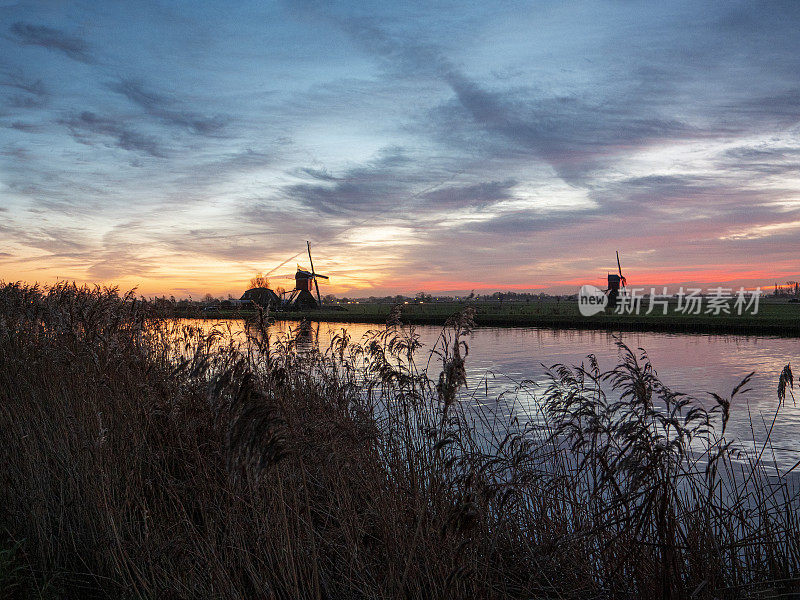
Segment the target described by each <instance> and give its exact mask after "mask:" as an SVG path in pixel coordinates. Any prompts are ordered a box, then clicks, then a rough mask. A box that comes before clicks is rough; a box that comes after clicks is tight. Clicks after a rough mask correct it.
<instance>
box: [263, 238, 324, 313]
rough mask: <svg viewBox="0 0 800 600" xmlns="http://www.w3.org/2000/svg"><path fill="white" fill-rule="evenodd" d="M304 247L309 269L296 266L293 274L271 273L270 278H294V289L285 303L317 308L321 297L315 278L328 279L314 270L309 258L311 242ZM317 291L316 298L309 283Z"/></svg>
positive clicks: (312, 261) (294, 306)
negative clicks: (306, 251)
mask: <svg viewBox="0 0 800 600" xmlns="http://www.w3.org/2000/svg"><path fill="white" fill-rule="evenodd" d="M306 249H307V250H308V262H309V263H310V264H311V270H310V271H306V270H305V269H301V268H300V266H299V265H298V266H297V271H296V272H295V273H294V274H284V275H273V276H271V279H294V289H293V290H292V291H291V293H290V296H289V299H288V300H287V301H286V304H287V305H289V306H291V307H292V308H298V309H301V310H303V309H308V308H317V307H318V306H320V305H321V304H322V297H321V296H320V293H319V283H317V279H328V276H327V275H321V274H319V273H317V272H316V271H315V270H314V260H313V259H312V258H311V243H310V242H308V241H307V242H306ZM312 282H313V285H314V289H315V290H316V292H317V297H316V299H315V298H314V295H313V294H312V293H311V285H312Z"/></svg>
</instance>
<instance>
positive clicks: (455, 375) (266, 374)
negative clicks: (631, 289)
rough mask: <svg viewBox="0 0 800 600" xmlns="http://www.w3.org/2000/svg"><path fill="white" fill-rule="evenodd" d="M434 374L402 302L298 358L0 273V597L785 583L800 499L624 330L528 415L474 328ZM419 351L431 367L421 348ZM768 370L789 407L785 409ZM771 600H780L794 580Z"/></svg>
mask: <svg viewBox="0 0 800 600" xmlns="http://www.w3.org/2000/svg"><path fill="white" fill-rule="evenodd" d="M471 316H472V315H471V314H470V313H469V312H468V311H467V312H465V313H462V314H461V315H457V316H456V317H454V318H452V319H451V320H450V321H449V322H448V324H447V326H446V327H445V328H444V330H443V332H442V337H441V338H440V340H439V342H438V343H437V345H436V347H435V348H434V349H433V354H431V355H430V359H428V362H427V363H425V364H422V362H419V363H418V358H419V356H420V354H421V352H420V349H419V339H418V337H417V336H416V335H415V333H414V330H413V328H407V327H404V326H403V325H401V323H400V319H401V315H400V314H399V309H398V310H395V311H394V312H393V313H392V315H391V316H390V320H389V322H388V323H387V325H386V326H385V327H379V328H376V329H375V330H374V331H373V332H371V333H370V334H369V335H368V336H367V337H366V338H365V339H363V340H359V341H354V340H351V339H349V337H348V335H347V332H346V331H343V332H342V333H341V334H340V335H337V336H336V337H335V338H334V339H333V340H332V344H331V347H330V349H329V350H328V351H326V352H324V353H320V352H318V351H313V350H308V349H305V350H304V351H300V350H301V349H303V348H304V347H305V346H304V343H305V342H304V339H305V332H303V331H299V332H297V335H296V336H291V337H285V338H280V339H275V338H274V336H273V338H270V333H269V328H268V326H267V323H268V318H267V316H266V315H264V314H260V315H258V316H257V317H256V318H255V320H254V321H253V322H252V323H250V325H249V327H248V335H247V341H246V343H245V344H238V343H237V342H236V341H235V339H234V337H233V336H232V335H230V332H228V331H225V330H222V329H217V330H214V331H212V332H211V333H210V334H204V333H203V332H202V331H200V330H198V329H193V328H191V327H187V326H182V325H181V324H180V323H177V322H175V321H172V320H169V319H166V318H163V317H162V316H161V315H160V314H159V312H158V309H157V308H156V307H154V306H152V305H150V304H149V303H147V302H144V301H140V300H137V299H135V298H134V296H133V295H132V294H128V295H124V296H121V295H120V294H119V293H118V292H117V291H116V290H113V289H103V290H101V289H99V288H93V289H92V288H79V287H76V286H74V285H58V286H55V287H52V288H47V289H40V288H38V287H36V286H33V287H31V286H24V285H20V284H8V285H5V286H3V287H2V288H0V541H1V542H2V546H0V587H2V588H3V589H4V591H5V593H6V595H7V596H9V597H52V598H65V597H66V598H87V597H113V598H120V597H122V598H241V597H247V598H287V599H288V598H354V599H355V598H420V599H422V598H640V597H648V598H650V597H662V598H689V597H693V598H739V597H744V596H751V597H771V596H774V597H777V596H780V595H782V594H789V593H792V592H796V591H797V590H798V579H797V578H798V575H799V574H800V523H798V517H797V508H798V497H797V493H796V490H794V488H793V487H792V486H791V485H790V482H789V481H788V480H787V479H786V478H780V477H774V476H772V475H771V474H770V471H769V470H768V462H767V461H766V460H765V456H766V454H768V452H767V444H764V447H762V448H759V449H758V450H760V452H756V453H750V454H749V455H746V456H738V455H737V451H736V449H735V447H734V446H733V445H732V444H731V441H730V440H728V439H727V438H726V424H727V420H728V416H729V414H730V411H731V410H733V409H732V400H734V399H735V398H736V396H737V395H739V394H742V393H745V391H746V387H747V383H748V379H746V380H745V381H744V382H742V384H741V385H740V386H737V388H736V389H735V390H733V392H732V394H731V395H729V396H719V395H717V396H714V397H713V406H712V407H711V408H710V409H708V408H706V407H705V406H704V405H703V404H701V403H699V402H697V401H696V400H693V399H692V398H688V397H686V396H683V395H681V394H678V393H675V392H673V391H671V390H669V389H668V388H667V387H665V386H664V385H663V384H662V383H661V382H660V380H659V379H658V377H657V374H656V372H655V371H654V369H653V368H652V366H651V365H650V362H649V360H648V358H647V356H646V354H644V353H641V352H634V351H631V350H630V349H628V348H626V347H624V346H621V353H622V354H621V357H622V358H621V362H620V364H619V365H617V366H616V367H614V368H613V369H612V370H610V371H605V372H603V371H601V370H600V367H599V366H598V365H597V364H596V361H594V359H590V361H589V367H588V368H584V367H567V366H564V365H554V366H553V367H552V369H551V370H550V378H549V383H548V385H546V386H545V387H544V388H543V389H542V390H541V392H540V396H541V398H540V400H541V406H542V411H543V412H542V413H541V414H540V415H536V416H533V415H532V417H533V418H531V419H530V420H527V419H526V420H519V419H510V420H509V419H500V418H498V416H497V409H498V407H499V406H501V403H498V404H492V403H488V404H486V405H483V406H480V405H477V404H475V403H470V402H466V401H464V399H463V398H464V396H463V393H462V392H463V386H464V384H465V381H466V378H465V361H466V360H467V358H468V351H469V347H468V339H469V338H468V335H467V334H468V333H469V330H470V328H471V326H472V321H471ZM423 362H424V361H423ZM793 383H794V382H793V377H792V373H791V370H790V369H789V368H788V367H787V369H786V370H785V371H784V373H783V375H782V376H781V381H780V388H779V399H778V398H776V406H777V405H778V402H779V401H780V402H783V401H786V398H787V393H788V397H789V399H792V398H793V396H792V393H793ZM784 597H785V596H784Z"/></svg>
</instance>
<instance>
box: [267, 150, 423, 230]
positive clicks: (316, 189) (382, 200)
mask: <svg viewBox="0 0 800 600" xmlns="http://www.w3.org/2000/svg"><path fill="white" fill-rule="evenodd" d="M410 162H411V159H410V158H409V157H408V156H407V155H406V154H405V153H404V152H403V151H402V149H399V148H388V149H385V150H384V151H383V153H382V154H381V155H380V156H379V157H377V158H376V159H374V160H372V161H369V162H367V163H365V164H363V165H360V166H357V167H352V168H350V169H347V170H346V171H345V172H344V173H342V174H341V175H339V176H337V177H329V178H324V179H323V183H298V184H295V185H290V186H287V187H285V188H284V189H283V190H282V192H281V195H282V196H285V197H286V198H288V199H291V200H292V201H294V202H296V203H298V204H300V205H301V206H304V207H307V208H311V209H313V210H315V211H317V212H321V213H325V214H327V215H355V214H358V213H359V212H360V211H367V212H368V213H380V212H385V211H388V210H393V211H396V210H398V209H399V208H400V206H399V205H398V202H402V201H403V200H404V199H405V198H404V197H403V196H404V192H405V191H406V190H407V187H408V184H409V183H411V182H412V181H415V180H416V181H419V179H417V175H415V174H411V173H410V172H408V170H407V169H406V167H409V166H410ZM312 173H313V171H312ZM312 177H313V179H314V180H319V179H320V178H319V176H318V175H316V174H314V175H312ZM362 214H363V213H362Z"/></svg>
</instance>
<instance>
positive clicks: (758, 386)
mask: <svg viewBox="0 0 800 600" xmlns="http://www.w3.org/2000/svg"><path fill="white" fill-rule="evenodd" d="M186 323H191V324H192V325H194V326H197V327H201V328H203V329H204V330H206V331H208V330H210V329H211V328H213V327H215V326H223V327H224V328H225V329H226V330H230V331H231V332H232V333H231V334H232V335H234V336H236V335H238V336H239V338H238V339H240V340H241V341H243V340H244V334H243V331H242V329H243V327H244V323H243V322H242V321H221V322H214V321H186ZM378 327H380V326H379V325H372V324H362V323H306V324H302V323H300V322H296V321H293V322H276V323H275V324H273V325H271V326H270V328H269V332H270V337H271V341H272V343H275V342H279V341H284V342H285V341H287V340H289V341H291V342H292V343H293V344H294V347H295V350H296V351H297V352H309V351H311V350H314V349H318V350H319V351H321V352H325V351H327V350H328V349H329V348H330V345H331V340H332V339H333V337H334V335H336V334H341V332H342V330H343V329H344V330H346V332H347V334H348V335H349V336H350V337H351V339H352V340H353V341H354V342H358V341H359V340H361V339H363V337H364V335H365V334H366V333H367V332H368V331H370V330H374V329H376V328H378ZM414 330H415V332H416V333H417V334H419V336H420V339H421V342H422V343H423V348H422V349H421V350H420V351H419V353H418V356H419V360H418V362H419V363H420V364H422V365H424V364H425V363H426V362H427V359H428V352H430V350H431V348H433V346H434V344H435V342H436V340H437V338H438V337H439V335H440V333H441V327H436V326H416V327H414ZM237 331H238V333H237ZM617 340H620V341H622V342H624V343H625V344H627V345H628V346H629V347H631V348H643V349H645V350H646V351H647V354H648V355H649V357H650V360H651V361H652V363H653V365H654V367H655V369H656V370H657V372H658V375H659V377H660V378H661V380H662V381H663V382H664V383H665V384H666V385H668V386H669V387H671V388H672V389H674V390H676V391H681V392H684V393H687V394H690V395H692V396H694V397H696V398H698V399H700V400H708V399H709V396H708V395H707V394H706V392H717V393H720V394H722V395H725V396H727V395H729V394H730V392H731V390H732V389H733V387H734V386H735V385H736V384H737V383H739V381H741V380H742V378H744V377H745V376H746V375H747V374H748V373H750V372H751V371H755V372H756V375H755V376H754V377H753V380H752V382H751V385H750V386H749V387H750V388H751V391H750V392H749V393H747V394H745V395H744V396H741V397H740V398H738V399H737V400H736V401H735V402H734V405H733V406H732V415H731V421H730V423H729V430H730V431H731V433H732V434H733V435H734V436H735V437H736V438H738V439H739V440H750V439H751V438H752V434H753V433H755V437H756V439H757V440H763V439H764V438H765V436H766V431H767V429H768V427H769V424H770V423H771V421H772V417H773V414H774V411H775V408H776V407H777V384H778V376H779V373H780V371H781V370H782V369H783V367H784V366H785V365H786V364H787V363H794V364H798V363H799V362H800V360H799V359H800V339H796V338H795V339H792V338H774V337H751V336H731V335H689V334H671V333H656V332H621V333H616V334H612V333H610V332H607V331H602V330H588V331H582V330H574V329H566V330H552V329H538V328H480V329H476V330H475V331H474V332H473V333H472V335H471V336H470V338H469V356H468V358H467V388H466V389H465V390H463V392H462V401H464V402H470V403H473V405H474V406H475V408H476V410H475V413H476V415H477V414H478V413H479V412H481V411H479V410H477V409H479V408H480V407H481V406H482V405H485V404H487V403H490V404H492V405H493V406H494V407H495V408H496V409H497V414H498V417H499V418H500V417H502V418H503V419H512V418H517V419H519V420H520V421H521V422H525V421H536V420H537V419H541V413H540V405H539V403H538V400H537V398H538V397H541V394H542V392H543V385H544V383H545V381H546V378H545V373H546V367H550V366H552V365H554V364H556V363H564V364H568V365H579V364H581V363H582V362H585V361H586V357H587V355H589V354H594V355H595V356H596V357H597V360H598V362H599V364H600V368H601V369H603V370H605V369H610V368H612V367H614V366H615V365H616V364H617V361H618V358H619V354H618V348H617V346H616V342H617ZM436 369H437V363H436V360H435V358H434V360H432V361H431V367H430V372H431V374H432V375H433V376H437V375H438V371H437V370H436ZM709 406H710V404H709ZM751 417H752V421H751ZM751 422H752V425H753V427H754V430H753V431H751ZM798 432H800V407H797V406H794V405H792V403H791V401H790V402H789V403H788V404H787V405H785V406H784V408H783V409H782V412H781V414H780V417H779V419H778V421H777V422H776V423H775V426H774V430H773V432H772V436H771V440H772V443H773V445H774V448H775V451H776V455H777V456H778V458H779V459H780V460H781V462H782V463H783V464H788V465H789V466H791V465H793V464H794V463H795V462H797V460H798V459H800V436H798V435H797V434H798Z"/></svg>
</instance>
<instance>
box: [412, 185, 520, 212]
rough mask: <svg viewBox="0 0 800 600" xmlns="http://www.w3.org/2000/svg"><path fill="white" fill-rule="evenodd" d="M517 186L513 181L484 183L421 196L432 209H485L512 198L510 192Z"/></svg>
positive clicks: (445, 188) (446, 188)
mask: <svg viewBox="0 0 800 600" xmlns="http://www.w3.org/2000/svg"><path fill="white" fill-rule="evenodd" d="M516 185H517V181H516V180H514V179H507V180H505V181H486V182H481V183H476V184H472V185H459V186H448V187H443V188H440V189H437V190H434V191H432V192H428V193H427V194H424V195H423V198H424V199H425V200H426V201H428V202H429V203H430V205H431V206H432V207H434V208H438V209H447V208H452V209H466V208H472V207H479V208H480V207H486V206H489V205H492V204H495V203H497V202H500V201H503V200H508V199H509V198H511V197H512V195H511V193H510V192H511V190H513V189H514V187H515V186H516Z"/></svg>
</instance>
